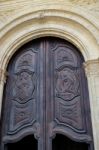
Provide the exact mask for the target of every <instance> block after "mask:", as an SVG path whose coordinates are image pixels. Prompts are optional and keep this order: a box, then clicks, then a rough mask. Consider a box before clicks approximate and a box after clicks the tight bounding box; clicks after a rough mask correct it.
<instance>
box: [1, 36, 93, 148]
mask: <svg viewBox="0 0 99 150" xmlns="http://www.w3.org/2000/svg"><path fill="white" fill-rule="evenodd" d="M83 61H84V60H83V57H82V55H81V54H80V52H79V51H78V50H77V49H76V48H75V47H74V46H73V45H71V44H70V43H68V42H66V41H64V40H61V39H58V38H51V37H49V38H48V37H46V38H40V39H37V40H34V41H31V42H29V43H28V44H26V45H24V46H23V47H21V48H20V49H19V50H18V52H17V53H16V54H15V55H14V56H13V58H12V59H11V61H10V63H9V66H8V79H7V83H6V85H5V90H4V103H3V109H2V128H1V129H2V130H1V133H2V134H1V150H5V149H6V150H12V149H14V150H15V148H13V146H12V145H13V144H14V143H17V142H18V141H22V139H23V141H24V140H27V137H28V136H29V135H30V136H29V141H31V140H30V138H32V135H34V137H33V141H35V140H36V141H37V146H35V144H34V147H35V148H34V147H32V146H33V144H31V149H33V148H34V149H35V150H36V149H38V150H52V149H53V150H65V149H67V150H71V149H72V150H78V149H79V150H82V147H83V145H84V147H83V150H93V140H92V129H91V120H90V108H89V97H88V89H87V80H86V76H85V74H84V69H83ZM61 139H62V140H61ZM65 140H66V142H67V144H65ZM62 141H64V142H63V143H64V144H63V143H62ZM11 143H12V144H11ZM34 143H35V142H34ZM69 143H70V144H69ZM28 144H29V145H30V143H28ZM73 144H74V145H76V146H74V145H73ZM16 145H17V144H16ZM15 147H16V146H15ZM21 147H22V144H21ZM17 149H18V148H17ZM21 149H22V148H21Z"/></svg>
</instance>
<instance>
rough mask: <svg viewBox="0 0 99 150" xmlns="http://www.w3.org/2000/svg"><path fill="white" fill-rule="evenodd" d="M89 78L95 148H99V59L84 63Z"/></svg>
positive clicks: (97, 149) (96, 149) (98, 149)
mask: <svg viewBox="0 0 99 150" xmlns="http://www.w3.org/2000/svg"><path fill="white" fill-rule="evenodd" d="M84 67H85V72H86V76H87V80H88V87H89V97H90V108H91V119H92V127H93V137H94V145H95V150H99V59H97V60H89V61H87V62H85V63H84Z"/></svg>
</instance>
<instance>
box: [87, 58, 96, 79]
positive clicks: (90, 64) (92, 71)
mask: <svg viewBox="0 0 99 150" xmlns="http://www.w3.org/2000/svg"><path fill="white" fill-rule="evenodd" d="M84 68H85V72H86V76H91V75H93V76H99V59H95V60H88V61H86V62H85V63H84Z"/></svg>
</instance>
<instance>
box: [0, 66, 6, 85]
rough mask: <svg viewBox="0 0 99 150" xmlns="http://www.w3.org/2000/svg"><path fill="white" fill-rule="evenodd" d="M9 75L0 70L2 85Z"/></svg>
mask: <svg viewBox="0 0 99 150" xmlns="http://www.w3.org/2000/svg"><path fill="white" fill-rule="evenodd" d="M7 75H8V73H7V71H6V70H3V69H1V68H0V83H1V82H4V83H5V82H6V77H7Z"/></svg>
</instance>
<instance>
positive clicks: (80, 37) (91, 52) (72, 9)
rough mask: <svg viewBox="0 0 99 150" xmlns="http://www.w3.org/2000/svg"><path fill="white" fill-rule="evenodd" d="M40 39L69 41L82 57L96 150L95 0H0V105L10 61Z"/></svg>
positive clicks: (98, 54)
mask: <svg viewBox="0 0 99 150" xmlns="http://www.w3.org/2000/svg"><path fill="white" fill-rule="evenodd" d="M44 36H55V37H60V38H63V39H66V40H68V41H70V42H71V43H73V44H74V45H75V46H76V47H78V49H79V50H80V51H81V53H82V55H83V56H84V58H85V63H84V67H85V71H86V76H87V78H88V86H89V94H90V107H91V118H92V125H93V135H94V143H95V150H99V142H98V141H99V92H98V89H99V71H98V70H99V0H57V1H53V0H28V1H27V0H14V1H13V0H0V106H1V107H2V105H1V104H2V93H3V87H4V83H5V82H6V76H7V72H6V67H7V64H8V62H9V60H10V58H11V57H12V56H13V54H14V53H15V51H16V50H17V49H18V48H19V47H20V46H22V45H23V44H24V43H26V42H28V41H30V40H32V39H35V38H38V37H44ZM1 107H0V110H1Z"/></svg>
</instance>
